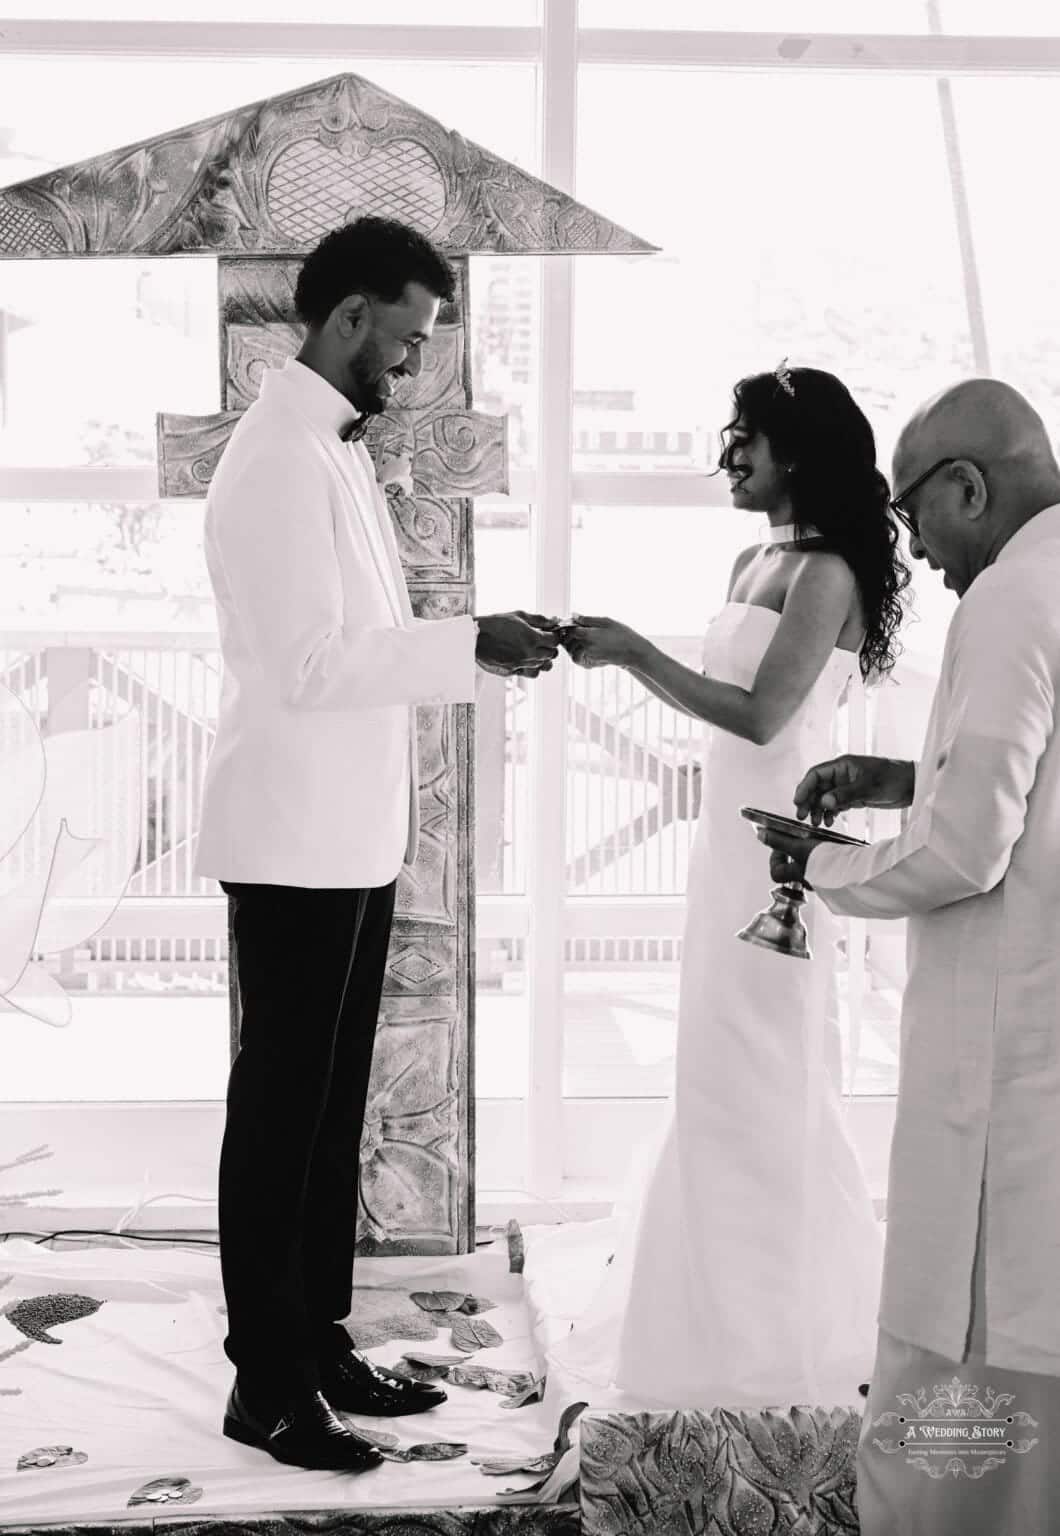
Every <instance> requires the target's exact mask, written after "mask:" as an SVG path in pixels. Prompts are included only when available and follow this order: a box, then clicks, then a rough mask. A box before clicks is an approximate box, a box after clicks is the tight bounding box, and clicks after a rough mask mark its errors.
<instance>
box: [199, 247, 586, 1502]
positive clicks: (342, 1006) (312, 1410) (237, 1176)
mask: <svg viewBox="0 0 1060 1536" xmlns="http://www.w3.org/2000/svg"><path fill="white" fill-rule="evenodd" d="M452 296H453V274H452V272H451V270H450V268H449V266H448V264H447V263H446V262H445V260H444V258H443V257H442V256H441V255H440V254H439V253H438V252H437V251H436V250H435V249H434V248H433V246H431V245H430V244H429V242H428V241H427V240H425V239H424V238H423V237H422V236H421V235H419V234H417V233H416V231H414V230H412V229H409V228H407V227H406V226H404V225H402V224H398V223H394V222H392V221H390V220H385V219H375V218H362V219H358V220H357V221H356V222H355V223H352V224H349V225H346V226H345V227H344V228H341V229H337V230H335V231H334V232H333V233H332V234H330V235H329V236H328V237H327V238H326V239H325V240H323V241H322V242H321V244H320V245H319V246H317V248H316V250H314V251H312V252H311V253H310V255H309V256H308V257H307V258H306V261H305V263H304V265H303V267H302V270H301V274H300V276H299V278H298V284H297V288H296V292H295V302H296V305H297V309H298V313H299V315H300V317H301V319H302V320H303V321H304V323H305V327H306V334H305V341H304V344H303V346H302V349H301V351H300V352H299V353H298V356H297V358H292V359H290V360H289V361H288V362H287V363H286V364H285V365H284V367H283V368H279V369H270V370H266V372H265V375H264V378H263V380H262V385H261V393H260V395H259V397H258V399H257V400H256V401H255V402H254V404H252V405H251V406H250V408H249V409H248V410H247V412H246V413H245V415H244V416H243V417H242V418H241V420H240V421H239V423H238V425H237V426H236V429H235V431H234V432H233V434H232V438H231V441H230V442H229V444H228V447H227V448H226V449H225V452H224V455H223V456H222V459H221V462H220V464H219V466H218V468H217V471H216V473H215V475H214V477H213V481H212V484H211V486H210V492H209V496H208V498H207V508H206V558H207V564H208V567H209V572H210V581H211V584H212V586H213V590H214V596H215V599H216V603H217V611H218V622H219V627H220V636H221V650H222V654H223V659H224V679H223V686H222V691H221V702H220V711H219V718H218V724H217V735H216V739H215V742H214V746H213V751H212V753H211V756H210V762H209V766H208V770H207V775H206V783H205V788H204V792H203V807H202V821H201V826H200V830H199V838H198V849H197V857H196V872H197V873H198V874H199V875H202V876H207V877H210V878H213V879H216V880H219V881H220V882H221V885H222V887H223V889H224V890H225V891H226V892H227V894H228V897H229V900H230V906H231V914H232V923H233V932H234V952H233V957H232V960H233V964H234V965H235V968H236V975H237V977H238V982H239V995H240V1002H241V1007H242V1022H241V1029H240V1041H239V1053H238V1055H237V1056H236V1059H235V1062H234V1063H233V1066H232V1072H231V1077H230V1080H229V1086H228V1105H227V1119H226V1123H225V1133H224V1142H223V1145H222V1149H221V1166H220V1191H219V1202H218V1225H219V1228H220V1242H221V1272H222V1278H223V1281H224V1290H225V1299H226V1301H227V1305H228V1337H227V1339H226V1340H225V1352H226V1354H227V1355H228V1357H229V1359H230V1360H231V1361H232V1362H233V1364H234V1365H235V1367H236V1381H235V1385H234V1387H233V1389H232V1393H231V1396H230V1397H229V1401H228V1406H227V1409H226V1413H225V1420H224V1432H225V1434H226V1435H229V1436H231V1437H232V1438H233V1439H236V1440H239V1441H241V1442H242V1443H244V1444H246V1445H251V1446H256V1447H258V1448H260V1449H261V1450H264V1451H267V1452H268V1453H269V1454H270V1455H271V1456H273V1457H275V1458H276V1459H277V1460H278V1461H282V1462H288V1463H292V1464H294V1465H296V1466H302V1467H314V1468H321V1469H330V1470H336V1471H347V1472H353V1471H363V1470H365V1469H366V1468H368V1467H372V1466H375V1465H377V1464H378V1463H379V1461H380V1457H379V1455H378V1453H377V1452H376V1451H375V1450H373V1449H372V1448H371V1447H370V1446H369V1445H368V1444H367V1443H366V1442H365V1441H364V1440H363V1439H361V1438H360V1437H358V1436H357V1435H355V1434H353V1433H352V1432H351V1431H350V1430H349V1429H348V1428H347V1427H346V1426H345V1425H344V1424H343V1423H342V1421H341V1420H340V1419H339V1418H338V1417H337V1416H336V1414H335V1413H334V1412H333V1410H334V1409H342V1410H347V1411H349V1412H352V1413H359V1414H371V1415H381V1414H382V1415H392V1414H408V1413H419V1412H422V1411H423V1410H425V1409H429V1408H432V1407H434V1406H435V1405H436V1404H438V1403H441V1402H444V1400H445V1394H444V1393H443V1392H441V1391H440V1390H439V1389H438V1388H437V1387H433V1386H429V1385H426V1384H423V1383H419V1382H414V1381H411V1380H407V1379H405V1378H401V1379H398V1378H397V1377H394V1376H390V1375H388V1374H386V1373H384V1372H382V1371H380V1370H378V1369H377V1368H376V1367H375V1366H373V1365H372V1364H371V1363H370V1362H369V1361H367V1360H366V1359H364V1358H362V1357H361V1356H360V1355H358V1354H357V1353H355V1351H354V1350H353V1349H352V1347H351V1344H350V1339H349V1335H348V1334H347V1332H346V1330H345V1329H344V1328H343V1327H342V1326H341V1324H342V1319H344V1318H345V1317H346V1316H347V1314H348V1313H349V1310H350V1306H351V1301H352V1272H353V1257H354V1236H355V1226H356V1216H357V1189H358V1154H359V1147H360V1140H361V1130H362V1122H363V1119H364V1109H365V1100H366V1096H367V1092H368V1080H369V1074H370V1072H371V1066H372V1046H373V1041H374V1038H375V1030H376V1021H377V1015H378V1011H379V1002H380V997H381V993H382V987H383V976H384V970H385V965H386V956H387V946H388V941H389V938H390V928H391V920H392V917H393V912H394V890H395V884H396V880H397V876H398V873H399V871H400V869H401V867H402V864H405V865H409V864H411V863H412V861H413V860H414V859H415V857H416V840H417V828H418V793H417V791H418V784H419V775H418V769H417V762H416V716H415V708H414V706H415V705H417V704H427V703H432V704H450V703H453V704H455V703H463V702H470V701H472V700H473V699H474V695H475V682H474V679H475V666H476V663H477V664H478V665H479V666H482V667H485V668H487V669H488V670H490V671H493V672H501V673H507V672H521V673H524V674H526V675H528V676H531V677H535V676H537V675H538V673H540V672H542V671H546V670H547V669H548V668H549V667H550V666H551V665H552V660H553V658H554V657H555V655H556V651H557V648H558V642H557V640H556V638H555V636H554V635H553V634H552V633H551V632H549V625H548V621H546V620H544V619H535V618H533V617H532V616H529V615H526V614H492V615H489V616H487V617H484V618H479V619H477V620H476V619H473V618H470V617H458V618H450V619H439V620H437V621H435V622H430V623H427V622H421V621H419V620H417V619H415V618H414V617H413V614H412V609H411V607H410V606H409V596H408V591H407V589H406V586H405V580H404V577H403V575H402V571H401V564H400V560H399V556H398V548H397V544H396V542H395V539H394V534H393V531H392V528H391V525H390V519H389V516H388V513H387V508H386V503H385V501H384V500H383V497H382V493H381V492H380V490H379V487H378V485H377V483H376V476H375V471H374V468H373V465H372V461H371V459H370V458H369V456H368V453H367V451H366V449H365V446H364V443H363V442H362V441H361V439H362V437H363V434H364V429H365V427H366V425H367V423H368V421H369V419H370V418H371V417H372V416H373V415H375V414H377V413H379V412H381V411H383V410H385V408H386V405H387V402H388V401H389V399H390V397H391V396H392V395H393V393H394V390H395V387H396V385H397V384H398V382H399V381H400V380H401V379H402V378H405V377H415V376H416V375H417V374H418V373H419V371H420V368H421V366H422V358H423V352H424V349H425V348H426V347H428V346H429V344H430V339H431V333H432V331H433V328H434V324H435V320H436V318H437V315H438V310H439V305H440V302H441V300H443V299H450V298H452Z"/></svg>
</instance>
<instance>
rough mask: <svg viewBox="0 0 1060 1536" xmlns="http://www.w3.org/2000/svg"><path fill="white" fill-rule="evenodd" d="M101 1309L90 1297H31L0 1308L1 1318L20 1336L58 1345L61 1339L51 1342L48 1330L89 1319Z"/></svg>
mask: <svg viewBox="0 0 1060 1536" xmlns="http://www.w3.org/2000/svg"><path fill="white" fill-rule="evenodd" d="M101 1306H103V1302H101V1301H96V1300H95V1298H94V1297H92V1296H76V1295H74V1296H30V1297H28V1298H27V1299H26V1300H24V1301H13V1302H9V1303H8V1305H7V1306H6V1307H0V1317H6V1318H7V1320H8V1322H9V1323H10V1324H11V1325H12V1327H14V1328H17V1329H18V1331H19V1333H21V1334H24V1335H25V1337H26V1338H27V1339H33V1340H34V1341H35V1342H36V1343H38V1344H61V1343H62V1342H63V1341H62V1339H54V1338H52V1336H51V1334H50V1333H49V1332H48V1329H49V1328H55V1327H57V1326H58V1324H59V1323H76V1322H77V1320H78V1318H81V1317H91V1316H92V1314H93V1312H98V1311H99V1309H100V1307H101Z"/></svg>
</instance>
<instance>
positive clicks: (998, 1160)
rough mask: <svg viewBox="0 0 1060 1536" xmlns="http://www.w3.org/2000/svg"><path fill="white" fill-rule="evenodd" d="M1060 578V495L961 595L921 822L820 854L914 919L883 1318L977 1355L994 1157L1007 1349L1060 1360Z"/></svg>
mask: <svg viewBox="0 0 1060 1536" xmlns="http://www.w3.org/2000/svg"><path fill="white" fill-rule="evenodd" d="M1058 591H1060V506H1056V507H1048V508H1046V509H1045V510H1044V511H1042V512H1039V513H1038V515H1037V516H1036V517H1032V518H1031V520H1030V522H1028V523H1026V524H1024V526H1023V527H1022V528H1021V529H1019V531H1018V532H1017V533H1016V534H1014V535H1013V537H1012V538H1011V539H1009V541H1008V543H1007V544H1006V545H1005V546H1004V548H1003V549H1002V550H1001V552H1000V554H999V555H998V557H997V559H996V560H995V562H994V564H993V565H991V566H988V567H987V569H986V570H985V571H983V572H981V574H980V575H979V576H977V577H976V579H975V581H973V583H972V585H971V586H970V587H969V588H968V590H967V592H966V593H965V595H964V597H963V598H962V599H961V601H960V603H959V605H958V607H957V611H956V613H955V614H954V616H953V620H952V622H951V624H950V630H949V634H948V635H947V637H946V648H945V651H944V653H943V658H942V671H941V674H940V677H939V684H938V689H937V692H936V694H935V702H934V705H933V708H932V712H931V719H930V721H929V722H928V729H927V737H926V740H925V743H924V754H923V757H922V759H921V761H920V763H919V764H918V766H917V771H916V794H915V798H914V800H913V805H912V811H911V814H910V817H909V823H908V825H907V826H906V828H905V830H904V831H903V832H901V833H900V834H899V835H898V836H897V837H893V838H888V839H886V840H885V841H883V842H880V843H876V844H874V845H873V846H872V847H871V848H842V847H837V846H834V845H833V846H831V847H829V846H828V845H827V844H822V845H821V846H820V847H818V848H815V849H814V851H813V852H812V853H811V855H810V857H809V860H808V861H807V865H806V875H807V878H808V880H809V881H810V883H811V884H812V885H813V887H814V889H815V890H816V891H817V893H818V895H819V896H821V897H822V898H823V900H824V901H825V902H826V903H827V904H828V906H829V907H830V908H831V909H832V911H833V912H841V913H849V914H851V915H852V916H856V917H895V918H897V917H906V916H907V917H908V918H909V928H908V939H907V949H908V980H907V982H906V988H905V997H904V999H903V1004H902V1023H901V1043H900V1056H899V1082H898V1110H897V1118H896V1121H895V1128H894V1141H893V1144H892V1148H891V1173H890V1188H889V1191H888V1197H887V1245H886V1257H885V1260H884V1273H883V1292H882V1299H881V1303H880V1323H881V1325H882V1327H884V1328H885V1329H886V1330H887V1332H888V1333H891V1334H894V1335H895V1336H896V1337H897V1338H900V1339H907V1340H909V1341H910V1342H911V1343H913V1344H919V1345H920V1346H921V1347H922V1348H924V1349H928V1350H932V1351H934V1352H935V1353H937V1354H940V1355H943V1356H945V1357H946V1358H947V1359H950V1360H955V1361H956V1360H959V1359H960V1358H961V1354H962V1352H963V1348H964V1343H965V1336H966V1334H967V1331H968V1320H969V1314H970V1308H971V1294H972V1263H973V1257H974V1250H975V1239H976V1232H977V1228H978V1215H979V1195H980V1190H981V1189H982V1188H983V1182H984V1167H985V1201H986V1228H987V1234H988V1235H987V1244H986V1253H985V1259H986V1359H987V1362H988V1364H990V1365H996V1366H1000V1367H1002V1368H1005V1369H1009V1370H1014V1371H1037V1372H1041V1373H1043V1374H1046V1375H1052V1376H1060V732H1058V731H1057V715H1056V711H1057V695H1058V690H1060V602H1058V601H1057V592H1058ZM807 766H809V765H807ZM915 1385H916V1383H912V1384H911V1385H910V1390H913V1388H914V1386H915Z"/></svg>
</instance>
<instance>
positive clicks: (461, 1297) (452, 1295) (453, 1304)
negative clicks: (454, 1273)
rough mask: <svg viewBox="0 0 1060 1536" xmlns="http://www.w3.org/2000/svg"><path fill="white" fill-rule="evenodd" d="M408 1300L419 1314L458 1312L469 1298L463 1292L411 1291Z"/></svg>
mask: <svg viewBox="0 0 1060 1536" xmlns="http://www.w3.org/2000/svg"><path fill="white" fill-rule="evenodd" d="M409 1300H410V1301H414V1302H415V1303H416V1305H417V1306H418V1307H419V1309H420V1311H421V1312H459V1311H460V1309H461V1307H462V1306H463V1304H464V1302H465V1301H468V1300H470V1298H469V1297H468V1296H467V1295H466V1294H465V1293H464V1292H463V1291H413V1292H412V1293H411V1295H410V1296H409Z"/></svg>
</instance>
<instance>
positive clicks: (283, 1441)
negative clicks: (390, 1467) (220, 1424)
mask: <svg viewBox="0 0 1060 1536" xmlns="http://www.w3.org/2000/svg"><path fill="white" fill-rule="evenodd" d="M224 1432H225V1434H226V1435H227V1436H228V1438H229V1439H230V1440H238V1441H239V1442H240V1444H241V1445H252V1446H254V1447H255V1448H256V1449H257V1450H259V1451H268V1453H269V1455H270V1456H273V1457H275V1459H276V1460H277V1461H283V1462H286V1463H287V1464H288V1465H289V1466H292V1467H311V1468H312V1469H313V1470H314V1471H318V1472H367V1471H369V1470H370V1469H371V1468H372V1467H378V1466H381V1465H382V1461H383V1458H382V1456H380V1454H379V1452H378V1451H377V1450H376V1449H375V1448H374V1446H371V1445H369V1444H368V1442H367V1440H362V1439H361V1437H360V1435H355V1434H354V1433H353V1431H352V1430H349V1429H347V1428H346V1426H345V1424H344V1423H343V1422H342V1420H341V1419H339V1418H336V1416H335V1414H334V1413H332V1411H331V1408H330V1407H329V1405H328V1404H327V1403H326V1402H325V1401H324V1399H323V1397H322V1396H321V1395H320V1393H319V1392H308V1391H303V1392H300V1393H299V1394H298V1395H297V1396H293V1397H290V1398H288V1399H287V1400H286V1401H285V1402H284V1403H283V1404H282V1406H281V1407H279V1408H278V1409H272V1408H270V1409H269V1410H268V1411H264V1410H257V1409H255V1408H252V1407H250V1406H248V1404H247V1403H246V1402H245V1401H244V1399H243V1397H242V1396H241V1395H240V1390H239V1384H238V1382H237V1383H236V1385H235V1386H234V1387H233V1388H232V1390H231V1392H230V1393H229V1394H228V1402H227V1404H226V1405H225V1421H224Z"/></svg>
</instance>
